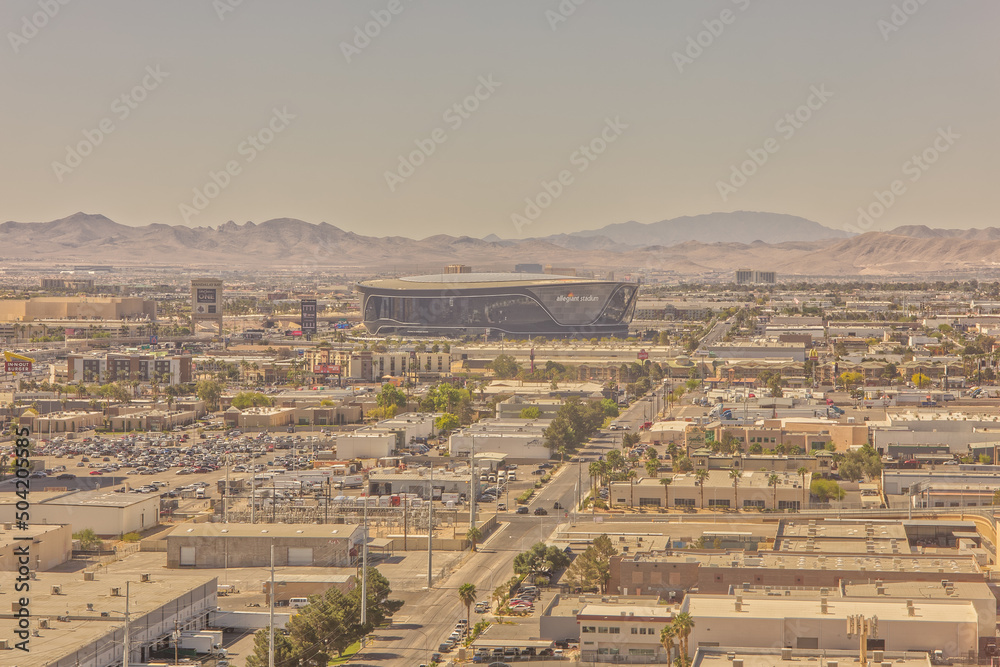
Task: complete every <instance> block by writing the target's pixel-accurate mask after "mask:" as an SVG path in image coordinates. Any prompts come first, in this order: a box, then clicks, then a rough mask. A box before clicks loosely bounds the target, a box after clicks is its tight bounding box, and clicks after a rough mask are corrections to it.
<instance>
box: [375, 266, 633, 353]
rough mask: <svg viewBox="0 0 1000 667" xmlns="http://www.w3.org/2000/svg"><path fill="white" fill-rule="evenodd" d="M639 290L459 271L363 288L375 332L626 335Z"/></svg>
mask: <svg viewBox="0 0 1000 667" xmlns="http://www.w3.org/2000/svg"><path fill="white" fill-rule="evenodd" d="M638 289H639V288H638V285H636V284H633V283H624V282H614V281H605V280H592V279H581V278H575V277H569V276H556V275H545V274H529V273H458V274H442V275H429V276H413V277H408V278H398V279H387V280H373V281H368V282H364V283H360V284H359V285H358V291H359V292H360V293H361V311H362V313H363V318H364V320H363V321H364V325H365V327H366V328H367V329H368V331H370V332H372V333H375V334H390V333H404V334H413V335H419V334H447V335H453V336H463V335H482V334H484V333H495V334H501V333H503V334H507V335H510V336H544V335H548V336H579V337H586V338H591V337H595V336H596V337H603V336H621V337H624V336H626V335H627V334H628V324H629V322H630V321H631V319H632V313H633V310H634V308H635V299H636V294H637V293H638Z"/></svg>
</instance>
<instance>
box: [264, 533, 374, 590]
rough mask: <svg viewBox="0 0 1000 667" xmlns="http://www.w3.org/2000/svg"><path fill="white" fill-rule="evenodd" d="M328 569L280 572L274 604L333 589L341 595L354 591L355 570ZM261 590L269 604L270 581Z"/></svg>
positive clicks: (355, 581) (277, 578) (355, 582)
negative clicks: (336, 570)
mask: <svg viewBox="0 0 1000 667" xmlns="http://www.w3.org/2000/svg"><path fill="white" fill-rule="evenodd" d="M369 553H371V547H369ZM296 569H299V568H296ZM330 569H332V568H324V569H323V571H319V570H317V571H316V572H310V573H304V574H299V573H297V572H289V571H288V570H285V571H283V572H281V573H280V574H278V575H277V577H276V585H275V587H274V588H275V596H274V600H275V602H287V601H288V600H290V599H291V598H307V597H309V596H310V595H323V594H324V593H326V592H327V591H328V590H330V589H331V588H335V589H337V590H338V591H340V592H341V593H349V592H350V591H351V590H353V589H354V587H355V585H356V584H357V577H356V576H355V574H356V571H355V570H353V569H352V570H351V571H343V572H331V571H329V570H330ZM277 582H281V583H280V584H279V583H277ZM261 590H262V592H263V593H264V599H265V601H266V603H268V604H270V600H271V598H270V595H271V581H270V580H267V581H265V582H264V583H263V585H262V589H261Z"/></svg>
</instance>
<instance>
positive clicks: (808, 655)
mask: <svg viewBox="0 0 1000 667" xmlns="http://www.w3.org/2000/svg"><path fill="white" fill-rule="evenodd" d="M729 654H734V655H735V657H736V658H738V659H740V660H742V661H743V667H776V666H778V665H788V666H789V667H792V666H793V665H803V664H817V665H818V664H822V661H823V660H836V661H837V664H838V665H858V664H860V659H859V656H858V652H857V651H833V650H824V651H814V650H806V649H794V650H793V651H792V659H791V660H783V659H782V658H781V651H779V650H777V649H769V648H761V649H752V648H750V649H747V648H725V647H718V646H712V647H705V646H700V647H698V650H697V651H696V652H695V655H694V662H693V663H692V667H715V666H716V665H718V667H731V665H732V662H733V659H732V658H730V657H729ZM868 655H869V656H871V655H872V654H871V652H869V653H868ZM882 657H883V659H884V660H885V661H887V662H891V663H893V665H894V667H930V664H931V662H930V656H929V655H928V654H927V653H921V652H918V651H913V652H910V653H893V652H886V653H884V654H883V656H882Z"/></svg>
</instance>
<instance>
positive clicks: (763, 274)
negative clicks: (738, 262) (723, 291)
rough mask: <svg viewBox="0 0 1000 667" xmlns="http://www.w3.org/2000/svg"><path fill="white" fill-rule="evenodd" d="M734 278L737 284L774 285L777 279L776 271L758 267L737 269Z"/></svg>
mask: <svg viewBox="0 0 1000 667" xmlns="http://www.w3.org/2000/svg"><path fill="white" fill-rule="evenodd" d="M734 278H735V280H736V284H737V285H773V284H774V283H775V282H776V281H777V276H776V274H775V273H774V271H758V270H756V269H736V273H735V276H734Z"/></svg>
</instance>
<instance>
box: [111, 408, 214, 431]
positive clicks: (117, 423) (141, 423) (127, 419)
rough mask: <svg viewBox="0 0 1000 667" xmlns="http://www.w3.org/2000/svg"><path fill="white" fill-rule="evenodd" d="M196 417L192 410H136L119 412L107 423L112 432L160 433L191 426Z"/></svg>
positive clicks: (196, 414)
mask: <svg viewBox="0 0 1000 667" xmlns="http://www.w3.org/2000/svg"><path fill="white" fill-rule="evenodd" d="M198 416H199V415H198V413H197V412H195V411H194V410H157V409H136V410H126V411H123V412H119V413H118V414H117V415H115V416H113V417H110V418H109V419H108V421H109V422H110V423H111V429H112V430H114V431H156V432H162V431H169V430H172V429H175V428H177V427H178V426H186V425H188V424H193V423H194V422H195V421H196V420H197V419H198Z"/></svg>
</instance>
